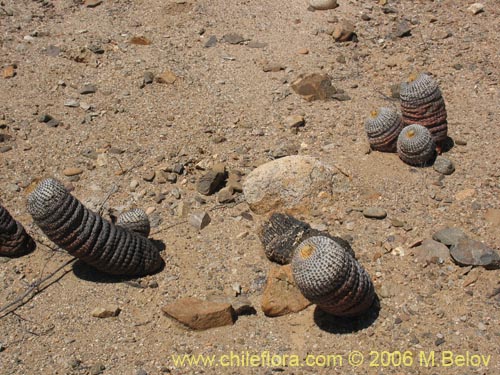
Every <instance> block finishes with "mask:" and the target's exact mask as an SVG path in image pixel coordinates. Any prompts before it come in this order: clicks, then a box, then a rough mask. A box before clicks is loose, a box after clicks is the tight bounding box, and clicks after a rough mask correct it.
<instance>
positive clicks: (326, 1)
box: [309, 0, 339, 10]
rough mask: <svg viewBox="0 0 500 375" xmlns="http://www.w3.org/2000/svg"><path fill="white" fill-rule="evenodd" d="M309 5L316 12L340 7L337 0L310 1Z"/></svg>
mask: <svg viewBox="0 0 500 375" xmlns="http://www.w3.org/2000/svg"><path fill="white" fill-rule="evenodd" d="M309 5H310V6H311V7H312V8H314V9H315V10H328V9H335V8H337V7H338V6H339V4H338V3H337V0H310V1H309Z"/></svg>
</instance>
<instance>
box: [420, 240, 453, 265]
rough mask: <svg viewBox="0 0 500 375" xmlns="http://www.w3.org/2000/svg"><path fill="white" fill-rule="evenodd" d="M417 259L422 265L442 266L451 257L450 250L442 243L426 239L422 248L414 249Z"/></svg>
mask: <svg viewBox="0 0 500 375" xmlns="http://www.w3.org/2000/svg"><path fill="white" fill-rule="evenodd" d="M413 253H414V254H415V258H416V259H417V260H418V261H419V262H421V263H435V264H441V263H443V262H445V261H446V260H447V259H448V258H449V257H450V252H449V250H448V248H447V247H446V246H445V245H443V244H442V243H440V242H437V241H434V240H431V239H425V240H423V241H422V244H421V245H420V246H417V247H416V248H415V249H413Z"/></svg>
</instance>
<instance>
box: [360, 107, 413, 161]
mask: <svg viewBox="0 0 500 375" xmlns="http://www.w3.org/2000/svg"><path fill="white" fill-rule="evenodd" d="M403 127H404V123H403V119H402V118H401V115H400V114H399V112H398V111H396V110H395V109H392V108H386V107H383V108H380V109H379V110H377V111H372V112H371V113H370V117H369V118H368V119H366V121H365V131H366V135H367V136H368V142H369V143H370V146H371V148H372V149H374V150H376V151H383V152H395V151H396V141H397V139H398V136H399V133H400V132H401V130H402V129H403Z"/></svg>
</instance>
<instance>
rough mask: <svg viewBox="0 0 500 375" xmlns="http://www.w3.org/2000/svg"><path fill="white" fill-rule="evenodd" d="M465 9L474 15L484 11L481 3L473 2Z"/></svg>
mask: <svg viewBox="0 0 500 375" xmlns="http://www.w3.org/2000/svg"><path fill="white" fill-rule="evenodd" d="M467 11H468V12H469V13H472V14H474V15H476V14H478V13H481V12H484V5H483V4H481V3H474V4H472V5H471V6H470V7H468V8H467Z"/></svg>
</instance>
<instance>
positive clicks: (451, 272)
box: [0, 0, 500, 375]
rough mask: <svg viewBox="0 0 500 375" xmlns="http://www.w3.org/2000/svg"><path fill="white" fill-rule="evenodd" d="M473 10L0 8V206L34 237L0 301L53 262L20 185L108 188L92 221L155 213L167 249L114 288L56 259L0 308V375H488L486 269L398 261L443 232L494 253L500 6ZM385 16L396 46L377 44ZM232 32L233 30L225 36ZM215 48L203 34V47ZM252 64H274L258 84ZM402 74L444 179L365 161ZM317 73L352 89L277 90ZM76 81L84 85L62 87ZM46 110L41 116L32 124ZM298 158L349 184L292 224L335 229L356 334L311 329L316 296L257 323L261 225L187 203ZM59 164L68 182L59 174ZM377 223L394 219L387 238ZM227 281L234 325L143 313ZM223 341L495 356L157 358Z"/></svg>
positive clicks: (221, 349)
mask: <svg viewBox="0 0 500 375" xmlns="http://www.w3.org/2000/svg"><path fill="white" fill-rule="evenodd" d="M471 4H472V2H471V1H460V2H457V1H451V0H443V1H409V0H401V1H389V3H388V4H387V5H386V6H385V9H386V12H383V8H384V6H382V5H381V4H379V2H377V1H367V2H362V1H347V0H339V5H340V6H339V7H338V8H336V9H333V10H328V11H315V12H312V11H309V10H308V3H307V1H305V0H300V1H299V0H297V1H295V0H294V1H274V2H272V1H271V2H267V1H261V0H253V1H221V0H212V1H209V0H199V1H194V0H188V1H171V0H165V1H163V0H137V1H131V0H120V1H118V0H103V1H102V3H101V4H99V5H97V6H96V7H87V6H85V5H82V4H81V2H80V1H77V0H58V1H28V0H15V1H14V0H3V1H1V2H0V30H1V36H0V47H1V56H0V66H1V68H2V70H3V69H4V68H7V69H8V66H9V65H12V64H14V65H15V69H14V72H15V76H13V77H6V78H4V77H3V76H1V77H0V103H1V107H0V147H1V148H2V153H0V168H1V173H0V202H1V203H2V204H3V205H4V206H5V207H7V208H8V209H9V211H10V212H11V213H12V214H13V215H14V216H15V217H16V219H18V220H19V221H21V222H22V223H23V224H24V225H25V226H26V228H27V230H28V231H29V232H30V233H31V234H32V235H33V236H34V237H35V238H36V239H37V240H38V241H39V244H38V247H37V249H36V251H34V252H33V253H32V254H30V255H27V256H24V257H20V258H15V259H10V260H8V259H3V261H2V263H1V264H0V307H1V306H4V305H6V304H8V303H10V302H12V301H14V300H15V299H16V298H17V297H18V296H20V295H21V294H23V293H24V292H25V291H26V290H28V288H29V287H30V285H31V284H32V283H34V282H36V281H37V280H40V279H41V278H43V277H45V276H47V275H49V274H50V273H51V272H53V271H54V270H56V269H57V268H58V267H59V266H61V265H62V264H64V262H66V261H68V260H70V259H71V256H70V255H68V254H67V253H65V252H63V251H58V250H57V249H56V248H55V247H54V246H53V245H51V243H50V241H48V240H47V239H46V238H45V237H44V235H43V234H42V233H41V231H40V230H39V229H37V227H36V225H35V224H33V221H32V219H31V217H30V215H29V214H28V212H27V210H26V197H27V195H28V192H29V191H30V189H32V187H33V185H35V184H36V182H37V181H39V180H40V179H41V178H44V177H55V178H57V179H60V180H62V181H63V182H64V183H66V184H68V185H70V186H71V187H72V188H73V194H74V195H75V196H76V197H78V198H79V199H80V200H81V201H82V202H84V203H85V204H86V205H87V206H88V207H90V208H92V209H94V210H97V209H99V207H100V205H101V202H103V201H104V200H105V198H106V197H107V196H108V194H109V193H110V192H111V194H109V199H108V200H107V201H105V202H104V207H103V208H104V212H105V214H106V215H109V214H110V213H113V212H119V211H121V210H124V209H128V208H131V207H141V208H144V209H147V208H149V209H150V212H151V211H153V209H154V212H152V214H151V217H152V221H153V223H154V228H153V235H152V237H153V238H154V239H156V240H160V241H163V242H164V244H165V247H166V249H165V250H164V251H163V252H162V257H163V258H164V259H165V261H166V264H167V265H166V268H165V269H164V270H163V271H162V272H160V273H158V274H156V275H152V276H148V277H144V278H141V279H137V280H131V281H130V280H129V281H128V282H124V281H122V280H115V279H113V278H109V277H104V276H102V275H101V276H99V277H97V276H96V275H95V274H94V273H93V272H92V271H91V270H89V269H88V268H86V267H84V266H82V265H79V264H74V265H73V264H72V265H69V266H67V267H65V268H64V269H63V270H62V271H59V272H58V273H56V275H55V276H54V278H52V279H51V281H54V282H53V283H52V284H51V285H50V286H47V287H46V288H45V289H44V290H43V291H42V292H41V293H39V294H37V295H36V296H35V297H34V298H33V299H31V300H30V301H28V302H27V303H26V304H25V305H23V306H21V307H19V308H18V309H16V310H15V311H14V312H13V313H10V314H7V315H5V316H2V317H1V319H0V347H1V349H0V373H2V374H87V373H100V372H102V373H104V374H136V373H137V374H144V373H147V374H159V373H169V372H170V373H172V374H190V373H216V372H217V373H221V372H222V373H234V374H238V373H263V374H271V373H284V374H300V373H332V374H333V373H335V374H358V373H369V374H491V375H494V374H499V373H500V314H499V312H500V310H499V308H500V299H499V298H498V295H496V296H492V295H493V294H494V293H493V292H494V291H495V290H496V289H497V288H498V287H500V274H499V272H498V270H486V269H484V268H474V269H471V268H470V267H469V268H467V267H460V266H458V265H455V264H454V263H453V262H452V261H451V260H450V259H446V260H445V262H444V263H443V264H439V263H438V264H434V263H430V264H427V263H425V264H424V263H421V262H418V261H416V260H415V258H414V257H413V256H412V249H411V245H412V244H414V243H416V242H418V241H420V240H422V239H425V238H430V237H431V236H432V234H433V233H434V232H435V231H436V230H437V229H439V228H442V227H445V226H454V227H459V228H461V229H462V230H464V231H465V232H466V233H468V234H469V235H470V236H471V237H472V238H475V239H478V240H481V241H483V242H484V243H486V244H488V245H489V246H491V247H493V248H496V249H497V250H499V249H500V229H499V228H500V224H499V222H498V211H495V210H498V209H499V208H500V153H499V147H498V145H499V144H500V127H499V126H498V124H499V122H500V107H499V105H498V103H499V102H500V90H499V68H498V62H499V61H500V59H499V57H500V56H499V46H500V23H499V22H498V20H499V13H500V3H499V2H498V1H497V0H485V1H484V3H483V4H484V11H483V12H481V13H478V14H476V15H473V14H472V13H471V12H469V11H468V10H467V8H468V7H469V6H470V5H471ZM387 7H390V8H392V10H393V11H394V12H392V11H389V12H387ZM362 15H365V16H363V18H362ZM367 16H368V17H367ZM344 20H348V21H351V22H353V23H354V24H355V26H356V34H357V38H358V41H357V42H347V43H336V42H335V40H334V39H333V38H332V36H331V35H330V34H331V31H332V29H333V28H334V27H335V25H336V24H337V23H338V22H341V21H344ZM403 20H406V21H407V24H408V25H409V26H410V28H411V35H409V36H406V37H403V38H400V37H393V36H392V34H393V32H394V30H396V28H397V27H398V25H400V23H401V21H403ZM228 34H239V35H240V36H241V37H242V38H243V39H244V40H243V41H242V42H241V43H238V44H231V43H228V42H225V41H224V40H223V36H224V35H228ZM211 36H215V37H216V38H217V43H215V45H213V46H211V47H207V46H206V43H207V41H208V40H209V38H210V37H211ZM134 37H135V38H136V39H135V40H132V38H134ZM131 40H132V42H131ZM134 41H135V42H134ZM137 42H139V44H137ZM256 42H258V43H256ZM209 45H210V43H209ZM252 47H254V48H252ZM255 47H259V48H255ZM305 49H307V51H306V50H305ZM306 52H307V53H306ZM266 64H275V65H281V66H282V67H283V68H284V69H282V70H279V71H271V72H264V70H263V67H264V66H265V65H266ZM148 71H149V72H152V73H153V74H154V75H156V76H158V75H160V74H162V73H164V72H166V71H169V72H170V74H168V75H167V76H168V77H167V78H169V79H167V82H164V83H160V82H157V81H156V80H155V81H154V82H153V83H151V84H143V77H144V73H145V72H148ZM415 71H417V72H420V71H427V72H431V73H432V74H433V75H434V77H436V79H437V80H438V82H439V84H440V87H441V89H442V92H443V95H444V98H445V101H446V106H447V110H448V121H449V125H448V126H449V135H450V137H451V138H453V139H454V140H455V143H456V145H455V147H453V148H452V149H451V150H450V151H448V152H447V153H446V154H445V157H447V158H448V159H450V160H452V161H453V163H454V164H455V167H456V171H455V172H454V173H453V174H452V175H450V176H446V177H444V179H443V178H442V177H441V175H439V174H438V173H437V172H436V171H434V170H433V168H432V167H429V168H412V167H410V166H408V165H405V164H404V163H403V162H401V160H399V158H398V157H397V155H396V154H388V153H379V152H371V153H369V152H368V146H367V140H366V136H365V133H364V128H363V123H364V119H365V118H366V117H367V116H368V114H369V112H370V111H371V110H372V109H376V108H378V107H381V106H397V102H395V101H393V100H390V97H391V90H390V87H391V85H393V84H397V83H399V82H401V81H402V80H403V79H405V78H406V77H407V76H408V74H410V73H412V72H415ZM314 72H321V73H327V74H329V75H330V77H331V78H332V82H333V84H334V86H335V87H337V88H340V89H343V90H345V92H346V93H347V94H348V95H349V97H350V98H351V99H350V100H347V101H335V100H333V101H313V102H308V101H306V100H304V99H303V98H301V97H300V96H299V95H297V94H296V93H294V92H293V91H292V89H291V88H290V83H291V82H292V81H293V80H294V79H296V78H297V76H298V75H299V74H301V73H314ZM8 73H9V72H8V71H7V72H6V75H7V76H8V75H9V74H8ZM172 81H173V82H172ZM169 82H170V83H169ZM86 84H91V85H94V86H95V89H96V90H95V93H90V94H80V92H81V89H82V88H83V87H84V85H86ZM70 101H75V102H77V103H70ZM65 104H73V105H76V107H71V106H67V105H65ZM45 114H48V115H50V116H52V117H53V118H54V119H56V120H58V121H59V122H60V123H59V124H58V126H56V127H51V126H49V124H47V123H44V122H39V118H40V116H42V115H45ZM289 115H300V116H303V117H304V119H305V126H304V127H302V128H300V129H299V131H298V132H294V131H292V130H291V129H289V128H288V127H287V126H286V125H285V124H284V119H285V118H286V117H287V116H289ZM295 153H298V154H301V155H310V156H314V157H318V158H320V159H321V160H323V161H324V162H327V163H330V164H333V165H335V166H336V167H337V168H338V169H339V170H341V171H342V172H343V173H345V174H346V175H348V176H349V180H350V186H349V189H348V191H346V192H344V193H339V194H338V195H335V196H333V197H328V198H326V199H324V200H323V201H321V199H322V198H320V197H318V204H317V207H316V209H314V210H313V211H312V212H304V214H303V215H299V217H301V219H303V220H305V221H308V222H310V223H312V224H315V225H317V226H318V227H321V228H324V229H326V230H327V231H328V232H330V233H332V234H334V235H339V236H343V237H344V238H348V239H349V240H350V241H351V243H352V246H353V248H354V250H355V251H356V255H357V258H358V260H359V261H360V262H361V263H362V264H363V266H364V267H365V268H366V270H367V271H368V272H369V273H370V275H371V276H372V278H373V281H374V284H375V286H376V290H377V291H378V294H379V297H380V305H381V309H380V312H379V315H378V317H377V318H376V319H375V321H373V322H371V324H368V325H367V327H361V328H362V329H359V330H351V331H350V332H347V333H342V332H337V331H336V330H335V329H326V328H325V327H322V326H321V324H317V323H316V322H315V319H314V314H315V308H314V306H311V307H309V308H307V309H306V310H304V311H302V312H300V313H296V314H290V315H286V316H283V317H278V318H268V317H265V316H264V314H263V313H262V311H261V309H260V302H261V296H262V290H263V285H264V283H265V278H266V274H267V271H268V269H269V268H270V262H269V261H268V260H267V259H266V257H265V256H264V253H263V250H262V246H261V244H260V241H259V238H258V236H257V234H256V233H257V231H258V228H259V226H260V224H261V223H262V222H263V220H265V217H264V216H259V215H256V214H254V213H252V212H251V210H250V209H249V207H248V205H247V204H246V202H245V200H244V199H243V196H242V195H241V194H240V195H238V197H237V200H236V202H235V203H232V204H222V205H221V204H218V202H217V198H216V195H212V196H208V197H203V199H204V200H205V202H202V201H201V199H199V197H200V194H199V193H198V192H197V191H196V181H197V179H198V178H199V177H200V176H201V175H202V174H203V171H201V170H200V169H198V168H197V167H196V165H197V164H199V163H201V164H200V165H211V164H214V163H219V162H221V163H224V164H225V165H226V168H227V169H228V170H229V171H240V172H241V173H242V175H243V180H244V178H245V175H248V173H250V172H251V171H252V170H253V169H254V168H255V167H257V166H258V165H261V164H262V163H265V162H268V161H270V160H272V159H273V158H274V157H277V156H283V155H286V154H295ZM176 163H182V164H184V166H185V171H184V172H183V173H182V175H179V176H178V178H177V181H176V182H169V181H166V182H165V181H161V180H160V179H158V178H156V179H155V180H153V181H152V182H148V181H146V180H145V179H144V178H148V174H151V173H152V172H153V171H158V170H159V169H161V168H163V169H168V168H167V167H170V166H173V165H175V164H176ZM67 168H80V169H81V170H82V173H81V174H79V175H78V177H74V176H73V177H67V176H65V175H64V174H63V171H64V170H65V169H67ZM133 180H136V181H137V182H138V186H137V187H136V188H135V189H134V188H131V186H130V185H131V182H132V181H133ZM161 182H164V183H161ZM114 186H116V187H117V191H116V192H114V193H113V187H114ZM132 190H135V191H132ZM172 192H173V194H172ZM179 193H180V197H179ZM162 194H163V196H162ZM162 198H163V199H162ZM181 202H182V203H181ZM181 204H186V205H187V204H189V205H190V206H191V210H197V211H206V212H208V213H209V215H210V216H211V218H212V222H211V223H210V224H209V225H208V226H207V227H206V228H204V229H202V230H201V231H199V230H196V229H195V228H193V227H192V226H190V225H189V224H188V223H187V222H186V219H185V218H184V217H182V216H179V215H178V211H179V209H178V206H179V205H181ZM372 206H377V207H382V208H383V209H384V210H385V211H386V212H387V213H388V217H387V218H386V219H384V220H371V219H367V218H365V217H364V216H363V215H362V213H361V212H359V209H358V208H363V207H372ZM249 214H250V215H249ZM495 215H496V216H495ZM249 219H251V220H249ZM394 219H397V220H400V221H402V222H404V223H405V227H404V228H403V227H395V226H393V225H392V224H391V223H392V222H393V220H394ZM54 249H56V250H54ZM59 276H60V277H59ZM235 284H237V285H239V286H241V289H242V294H243V295H244V296H246V297H248V298H249V299H250V301H251V302H252V304H253V305H254V307H255V308H256V310H257V314H254V315H248V316H242V317H239V318H238V320H237V321H236V322H235V324H234V325H232V326H226V327H220V328H215V329H211V330H207V331H201V332H198V331H191V330H189V329H186V328H184V327H183V326H181V325H179V324H178V323H176V322H175V321H173V320H171V319H169V318H168V317H166V316H165V315H164V314H163V313H162V311H161V307H162V306H164V305H165V304H166V303H169V302H172V301H175V300H176V299H178V298H181V297H188V296H190V297H199V298H201V299H204V298H205V297H206V296H207V295H209V294H221V295H228V294H232V293H234V288H233V286H234V285H235ZM236 289H238V288H236ZM108 305H112V306H118V307H119V308H120V309H121V313H120V314H119V316H117V317H114V318H107V319H99V318H95V317H93V316H92V311H93V310H94V309H95V308H96V307H102V306H108ZM330 328H331V327H330ZM339 330H340V329H339ZM231 350H232V351H234V352H238V353H240V352H245V351H249V352H251V353H260V352H261V351H263V350H268V351H269V352H270V353H275V354H297V355H299V356H300V357H301V358H303V357H304V356H305V355H307V354H324V355H326V354H340V355H343V356H345V358H346V356H347V355H348V353H349V352H351V351H352V350H359V351H361V352H362V353H364V354H365V355H366V358H367V359H368V358H369V357H368V355H369V352H370V351H390V352H392V351H401V352H403V351H407V350H408V351H411V352H412V353H414V355H415V358H416V356H417V353H419V352H420V351H423V352H425V353H429V352H431V351H436V353H442V352H443V351H452V352H453V353H454V354H464V355H465V353H466V352H467V351H468V352H470V353H471V354H482V355H491V361H490V363H489V365H488V366H480V367H462V368H457V367H456V366H452V367H434V368H424V367H421V366H419V365H418V364H417V363H414V364H413V365H412V366H410V367H395V366H389V367H378V368H370V367H369V365H368V362H366V363H365V364H363V365H362V366H360V367H359V368H354V367H351V366H349V365H348V364H347V361H346V362H344V363H343V366H337V367H336V368H329V369H321V368H318V367H312V368H310V367H302V368H299V369H297V368H293V367H286V366H277V367H259V368H253V369H249V368H236V367H234V368H224V369H220V368H219V369H215V368H205V367H201V366H200V367H195V368H188V367H181V366H175V365H174V363H173V361H172V359H171V357H170V356H171V355H172V354H175V353H179V354H215V355H222V354H227V353H228V352H229V351H231ZM436 355H437V354H436ZM415 362H417V361H415Z"/></svg>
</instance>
